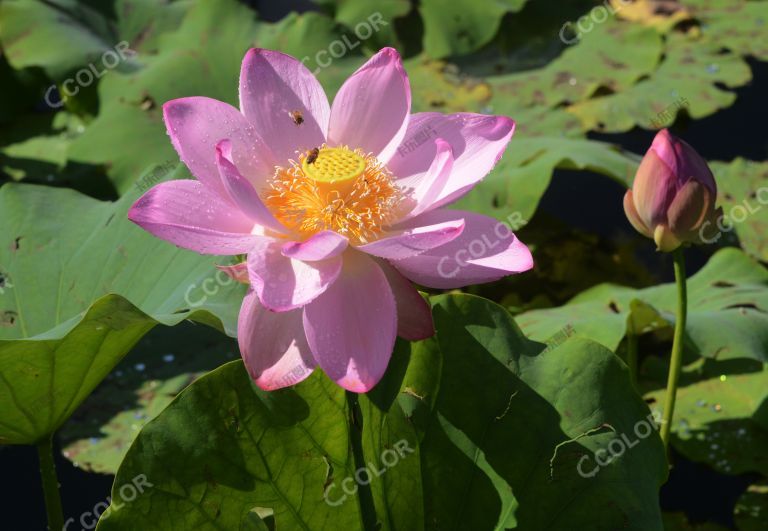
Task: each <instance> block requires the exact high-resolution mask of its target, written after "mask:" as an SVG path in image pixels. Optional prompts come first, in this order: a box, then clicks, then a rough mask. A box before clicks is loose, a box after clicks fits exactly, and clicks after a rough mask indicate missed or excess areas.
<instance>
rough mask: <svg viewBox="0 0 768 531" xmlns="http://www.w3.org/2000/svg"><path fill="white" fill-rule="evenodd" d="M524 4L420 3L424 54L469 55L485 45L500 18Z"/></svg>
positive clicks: (510, 0)
mask: <svg viewBox="0 0 768 531" xmlns="http://www.w3.org/2000/svg"><path fill="white" fill-rule="evenodd" d="M525 3H526V0H422V1H421V3H420V4H419V12H420V13H421V17H422V19H423V20H424V50H425V51H426V52H427V55H429V56H430V57H434V58H437V59H439V58H442V57H446V56H449V55H463V54H467V53H469V52H473V51H475V50H477V49H478V48H480V47H481V46H483V45H484V44H486V43H488V42H489V41H490V40H491V39H492V38H493V36H494V35H496V32H497V31H498V30H499V26H500V25H501V19H502V17H503V16H504V15H505V14H506V13H509V12H516V11H520V10H521V9H522V8H523V6H524V5H525Z"/></svg>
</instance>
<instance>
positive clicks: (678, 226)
mask: <svg viewBox="0 0 768 531" xmlns="http://www.w3.org/2000/svg"><path fill="white" fill-rule="evenodd" d="M716 199H717V183H715V178H714V176H713V175H712V172H711V171H710V169H709V166H707V163H706V161H705V160H704V159H703V158H701V155H699V154H698V153H697V152H696V150H695V149H693V148H692V147H691V146H689V145H688V144H687V143H685V142H684V141H683V140H680V139H679V138H676V137H674V136H672V134H670V132H669V131H667V130H666V129H662V130H661V131H659V132H658V133H657V134H656V137H655V138H654V139H653V144H652V145H651V147H650V149H648V152H647V153H646V154H645V156H644V157H643V160H642V162H641V163H640V167H639V168H638V169H637V174H636V175H635V181H634V182H633V183H632V189H631V190H627V193H626V194H625V195H624V211H625V213H626V215H627V219H629V221H630V223H632V226H633V227H634V228H635V229H636V230H637V231H638V232H640V233H641V234H643V235H645V236H647V237H648V238H652V239H653V240H654V241H655V242H656V246H657V247H658V249H659V250H660V251H664V252H669V251H674V250H675V249H677V248H678V247H680V246H681V245H682V244H683V243H684V242H688V243H701V235H700V234H699V233H700V232H701V231H700V229H701V227H703V226H704V225H705V223H707V222H709V223H710V224H712V223H715V222H716V221H717V219H718V218H719V217H720V216H722V209H715V200H716Z"/></svg>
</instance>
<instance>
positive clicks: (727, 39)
mask: <svg viewBox="0 0 768 531" xmlns="http://www.w3.org/2000/svg"><path fill="white" fill-rule="evenodd" d="M685 4H686V6H687V7H688V8H689V9H690V10H691V12H692V13H693V15H694V16H695V17H696V18H697V19H698V20H700V21H701V26H700V31H701V35H702V37H703V38H704V39H706V40H707V41H708V42H711V43H714V44H716V45H717V46H722V47H724V48H727V49H728V50H731V51H732V52H734V53H737V54H739V55H745V56H746V55H751V56H753V57H755V58H756V59H759V60H761V61H766V60H768V2H765V0H756V1H752V2H742V1H740V0H685Z"/></svg>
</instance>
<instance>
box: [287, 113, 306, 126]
mask: <svg viewBox="0 0 768 531" xmlns="http://www.w3.org/2000/svg"><path fill="white" fill-rule="evenodd" d="M288 115H289V116H290V117H291V120H293V123H295V124H296V125H301V124H303V123H304V115H303V114H301V111H291V112H289V113H288Z"/></svg>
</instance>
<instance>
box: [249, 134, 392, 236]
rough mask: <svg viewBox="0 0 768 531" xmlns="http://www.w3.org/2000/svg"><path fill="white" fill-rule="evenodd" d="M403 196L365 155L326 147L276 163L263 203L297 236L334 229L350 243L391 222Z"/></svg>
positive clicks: (375, 161) (371, 234) (368, 156)
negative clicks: (277, 165) (294, 158)
mask: <svg viewBox="0 0 768 531" xmlns="http://www.w3.org/2000/svg"><path fill="white" fill-rule="evenodd" d="M402 199H403V195H402V193H401V192H400V190H399V189H398V188H397V187H396V186H395V185H394V184H393V179H392V174H391V173H389V171H388V170H387V169H386V168H385V167H384V166H383V165H382V164H381V163H380V162H379V161H378V160H377V159H376V157H374V156H373V155H370V154H365V153H364V152H363V151H361V150H360V149H355V150H351V149H349V148H348V147H346V146H341V147H334V148H329V147H326V146H323V147H320V148H317V149H313V150H310V151H307V152H306V153H303V154H301V155H299V161H298V162H296V161H293V160H292V161H290V166H289V167H288V168H283V167H278V168H276V169H275V173H274V175H273V176H272V178H271V179H270V180H269V181H268V188H267V189H266V190H265V192H264V202H265V204H266V205H267V208H269V209H270V211H271V212H272V214H273V215H274V216H275V218H277V219H278V220H279V221H280V222H281V223H282V224H283V225H285V226H286V227H287V228H288V229H290V230H292V231H294V232H296V233H298V235H300V236H301V237H304V238H306V237H309V236H311V235H313V234H315V233H317V232H319V231H322V230H334V231H336V232H338V233H339V234H342V235H344V236H346V237H347V238H349V240H350V242H351V243H352V244H363V243H366V242H369V241H372V240H374V239H376V237H377V236H378V235H380V234H381V232H382V231H383V227H384V226H386V225H387V224H389V223H391V222H392V221H394V217H395V214H396V212H397V208H398V207H399V205H400V204H401V202H402Z"/></svg>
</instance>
